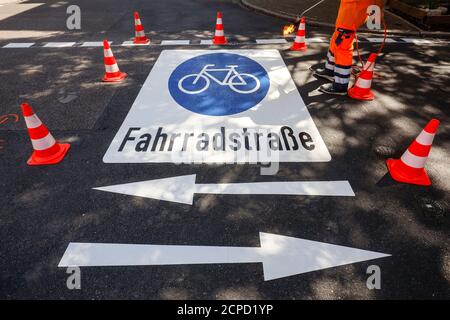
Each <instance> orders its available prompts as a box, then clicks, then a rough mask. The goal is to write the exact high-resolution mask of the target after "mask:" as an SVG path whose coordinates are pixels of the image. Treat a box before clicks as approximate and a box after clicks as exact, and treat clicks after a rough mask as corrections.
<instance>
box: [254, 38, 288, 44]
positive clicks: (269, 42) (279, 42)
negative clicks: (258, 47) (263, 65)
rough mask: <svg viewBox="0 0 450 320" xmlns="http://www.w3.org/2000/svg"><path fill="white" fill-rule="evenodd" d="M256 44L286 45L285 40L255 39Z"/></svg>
mask: <svg viewBox="0 0 450 320" xmlns="http://www.w3.org/2000/svg"><path fill="white" fill-rule="evenodd" d="M256 43H258V44H282V43H287V41H286V39H256Z"/></svg>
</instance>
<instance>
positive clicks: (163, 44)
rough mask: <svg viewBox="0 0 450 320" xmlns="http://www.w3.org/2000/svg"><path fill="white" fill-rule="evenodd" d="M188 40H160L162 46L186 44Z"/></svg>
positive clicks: (188, 42)
mask: <svg viewBox="0 0 450 320" xmlns="http://www.w3.org/2000/svg"><path fill="white" fill-rule="evenodd" d="M188 44H190V40H163V41H161V45H162V46H176V45H188Z"/></svg>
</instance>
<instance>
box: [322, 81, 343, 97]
mask: <svg viewBox="0 0 450 320" xmlns="http://www.w3.org/2000/svg"><path fill="white" fill-rule="evenodd" d="M319 91H320V92H323V93H327V94H333V95H337V96H346V95H347V90H345V91H341V90H336V89H335V88H334V86H333V84H332V83H326V84H324V85H323V86H321V87H320V88H319Z"/></svg>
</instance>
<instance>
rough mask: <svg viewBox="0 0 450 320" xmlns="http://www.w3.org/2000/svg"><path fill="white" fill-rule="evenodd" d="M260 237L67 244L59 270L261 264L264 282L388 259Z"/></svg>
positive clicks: (271, 236)
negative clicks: (216, 243)
mask: <svg viewBox="0 0 450 320" xmlns="http://www.w3.org/2000/svg"><path fill="white" fill-rule="evenodd" d="M259 236H260V243H261V247H213V246H173V245H147V244H112V243H70V244H69V246H68V247H67V249H66V252H65V253H64V255H63V257H62V258H61V261H60V262H59V265H58V267H70V266H77V267H98V266H143V265H180V264H218V263H220V264H222V263H257V262H262V263H263V269H264V280H266V281H267V280H273V279H278V278H283V277H288V276H292V275H296V274H301V273H305V272H311V271H315V270H321V269H326V268H332V267H337V266H341V265H346V264H351V263H356V262H361V261H366V260H372V259H378V258H383V257H388V256H390V255H389V254H384V253H379V252H373V251H366V250H361V249H355V248H350V247H343V246H338V245H333V244H328V243H323V242H317V241H310V240H305V239H298V238H293V237H286V236H282V235H276V234H271V233H263V232H260V233H259Z"/></svg>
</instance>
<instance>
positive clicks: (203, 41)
mask: <svg viewBox="0 0 450 320" xmlns="http://www.w3.org/2000/svg"><path fill="white" fill-rule="evenodd" d="M200 44H207V45H212V44H213V41H212V40H201V41H200Z"/></svg>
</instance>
